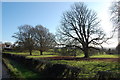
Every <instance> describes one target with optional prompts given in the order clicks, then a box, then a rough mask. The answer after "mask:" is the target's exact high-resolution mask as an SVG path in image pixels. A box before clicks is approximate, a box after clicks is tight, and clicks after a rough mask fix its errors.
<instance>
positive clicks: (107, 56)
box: [91, 54, 119, 58]
mask: <svg viewBox="0 0 120 80" xmlns="http://www.w3.org/2000/svg"><path fill="white" fill-rule="evenodd" d="M118 57H119V55H108V54H103V55H93V56H91V58H118Z"/></svg>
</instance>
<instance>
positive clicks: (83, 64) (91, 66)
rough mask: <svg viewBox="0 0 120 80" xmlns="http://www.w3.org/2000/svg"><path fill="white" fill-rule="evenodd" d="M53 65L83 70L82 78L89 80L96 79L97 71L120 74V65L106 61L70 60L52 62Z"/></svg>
mask: <svg viewBox="0 0 120 80" xmlns="http://www.w3.org/2000/svg"><path fill="white" fill-rule="evenodd" d="M50 62H51V63H53V64H56V63H59V64H67V65H69V66H74V67H79V68H81V70H82V71H81V73H80V77H82V78H88V77H94V76H95V75H96V74H97V71H113V72H120V64H118V62H104V61H68V60H52V61H50Z"/></svg>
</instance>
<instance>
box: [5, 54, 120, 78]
mask: <svg viewBox="0 0 120 80" xmlns="http://www.w3.org/2000/svg"><path fill="white" fill-rule="evenodd" d="M7 53H12V54H17V55H26V57H27V58H41V57H55V56H59V55H57V54H53V53H52V52H44V53H43V55H39V52H33V55H29V53H25V52H24V53H16V52H7ZM83 56H84V55H83V54H82V55H81V56H77V57H83ZM90 57H91V58H118V57H119V56H118V55H108V54H104V55H93V56H90ZM9 61H10V64H12V65H13V67H14V68H15V69H16V70H17V71H19V72H20V73H21V75H22V76H23V77H24V78H30V77H32V78H34V77H38V75H37V74H36V73H34V72H32V71H30V70H29V69H27V68H25V67H24V66H22V65H20V64H17V63H15V62H14V61H11V60H9ZM48 61H49V62H51V63H52V64H56V63H57V64H67V65H69V66H74V67H79V68H81V70H82V71H81V73H80V75H79V77H81V78H90V77H94V76H95V75H96V74H97V72H98V71H112V72H120V64H119V63H118V62H111V61H95V60H94V61H92V60H90V61H87V60H79V61H75V60H48Z"/></svg>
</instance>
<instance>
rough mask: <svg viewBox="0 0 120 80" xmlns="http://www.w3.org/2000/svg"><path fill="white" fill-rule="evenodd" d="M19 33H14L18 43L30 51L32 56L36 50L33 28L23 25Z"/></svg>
mask: <svg viewBox="0 0 120 80" xmlns="http://www.w3.org/2000/svg"><path fill="white" fill-rule="evenodd" d="M18 29H19V31H18V32H17V33H14V35H13V37H14V38H16V39H17V41H16V43H17V44H18V45H19V46H20V47H21V48H22V49H24V50H29V52H30V55H32V50H33V49H34V40H33V32H32V31H33V27H32V26H30V25H23V26H20V27H18Z"/></svg>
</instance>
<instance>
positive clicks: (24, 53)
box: [3, 50, 58, 56]
mask: <svg viewBox="0 0 120 80" xmlns="http://www.w3.org/2000/svg"><path fill="white" fill-rule="evenodd" d="M3 53H10V54H16V55H25V56H28V55H30V53H29V52H10V51H9V52H8V51H6V52H3ZM57 54H58V53H55V52H43V55H57ZM31 56H41V55H40V52H39V51H36V50H34V51H33V52H32V55H31Z"/></svg>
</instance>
